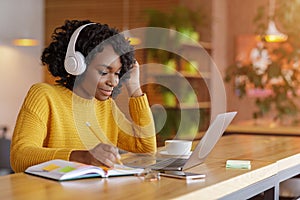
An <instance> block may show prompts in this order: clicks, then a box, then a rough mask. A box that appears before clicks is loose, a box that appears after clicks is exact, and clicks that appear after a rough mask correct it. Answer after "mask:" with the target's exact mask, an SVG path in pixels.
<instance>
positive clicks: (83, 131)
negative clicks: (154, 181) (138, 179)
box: [11, 20, 156, 172]
mask: <svg viewBox="0 0 300 200" xmlns="http://www.w3.org/2000/svg"><path fill="white" fill-rule="evenodd" d="M52 39H53V41H52V42H51V44H50V45H49V46H48V47H47V48H45V49H44V51H43V54H42V56H41V60H42V62H43V64H44V65H47V66H48V70H49V71H50V73H51V74H52V75H53V76H54V77H57V80H56V82H57V83H58V84H55V85H50V84H47V83H37V84H35V85H33V86H32V87H31V88H30V90H29V92H28V94H27V96H26V98H25V100H24V103H23V105H22V108H21V110H20V113H19V115H18V119H17V122H16V127H15V130H14V134H13V138H12V144H11V166H12V168H13V170H14V171H15V172H22V171H24V170H25V169H26V168H27V167H29V166H31V165H35V164H38V163H41V162H44V161H47V160H51V159H64V160H70V161H78V162H82V163H86V164H93V165H103V164H104V165H106V166H109V167H112V166H113V165H114V163H116V162H117V161H118V159H119V158H120V155H119V153H118V149H123V150H126V151H130V152H139V153H143V152H146V153H154V152H155V151H156V138H155V130H154V123H153V118H152V114H151V110H150V107H149V104H148V100H147V97H146V95H145V94H143V93H142V90H141V88H140V82H139V64H138V63H137V62H136V61H135V59H134V52H133V50H134V49H133V47H132V46H131V45H130V44H129V41H127V40H126V39H125V38H124V36H123V35H121V34H119V33H118V31H117V30H115V29H113V28H110V27H109V26H108V25H103V24H99V23H91V22H90V21H88V20H85V21H77V20H73V21H66V22H65V24H64V25H63V26H61V27H58V28H56V29H55V31H54V33H53V35H52ZM72 46H73V47H72ZM72 51H74V52H72ZM73 54H80V56H81V58H75V60H74V58H73V56H74V55H73ZM76 56H77V55H76ZM69 57H71V58H69ZM76 59H79V60H76ZM80 59H82V60H80ZM80 62H82V63H81V64H80ZM78 63H79V68H80V70H79V71H78V70H77V68H76V66H75V67H74V65H77V64H78ZM82 67H83V68H82ZM75 68H76V69H75ZM74 69H75V71H74ZM76 70H77V71H76ZM122 85H123V86H125V87H126V88H127V91H128V94H129V95H130V99H129V113H130V117H131V118H130V119H128V118H126V117H125V115H124V114H123V113H122V112H121V111H120V110H119V109H118V107H117V106H116V103H115V102H114V98H112V97H115V96H117V94H119V93H120V88H121V86H122Z"/></svg>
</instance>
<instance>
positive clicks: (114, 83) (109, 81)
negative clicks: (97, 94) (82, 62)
mask: <svg viewBox="0 0 300 200" xmlns="http://www.w3.org/2000/svg"><path fill="white" fill-rule="evenodd" d="M118 81H119V77H117V76H116V75H110V76H109V78H108V79H107V81H106V83H107V85H109V86H111V87H116V86H117V85H118Z"/></svg>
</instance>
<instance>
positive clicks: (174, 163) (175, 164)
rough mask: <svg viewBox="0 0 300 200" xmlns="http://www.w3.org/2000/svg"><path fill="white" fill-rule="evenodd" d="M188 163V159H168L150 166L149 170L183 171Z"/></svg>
mask: <svg viewBox="0 0 300 200" xmlns="http://www.w3.org/2000/svg"><path fill="white" fill-rule="evenodd" d="M186 162H187V159H185V158H168V159H163V160H157V162H156V163H155V164H153V165H150V166H149V168H150V169H153V170H161V169H164V168H174V169H175V168H176V169H181V168H182V167H183V166H184V164H185V163H186Z"/></svg>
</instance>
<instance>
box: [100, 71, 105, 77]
mask: <svg viewBox="0 0 300 200" xmlns="http://www.w3.org/2000/svg"><path fill="white" fill-rule="evenodd" d="M98 73H99V74H100V75H102V76H103V75H106V74H107V72H105V71H98Z"/></svg>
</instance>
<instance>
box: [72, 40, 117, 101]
mask: <svg viewBox="0 0 300 200" xmlns="http://www.w3.org/2000/svg"><path fill="white" fill-rule="evenodd" d="M121 67H122V64H121V60H120V57H119V55H117V54H116V53H115V51H114V49H113V48H112V46H111V45H108V46H105V47H104V49H103V51H102V52H100V53H97V54H96V55H95V57H94V58H93V60H92V61H91V63H90V65H89V66H87V70H86V72H85V73H84V74H83V75H82V77H81V80H80V82H79V84H78V85H76V86H75V87H74V92H75V93H76V94H77V95H79V96H81V97H83V98H87V99H91V98H93V97H95V98H96V99H98V100H100V101H104V100H106V99H108V98H109V97H110V96H111V94H112V91H113V89H114V87H116V86H117V85H118V83H119V74H120V71H121Z"/></svg>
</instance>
